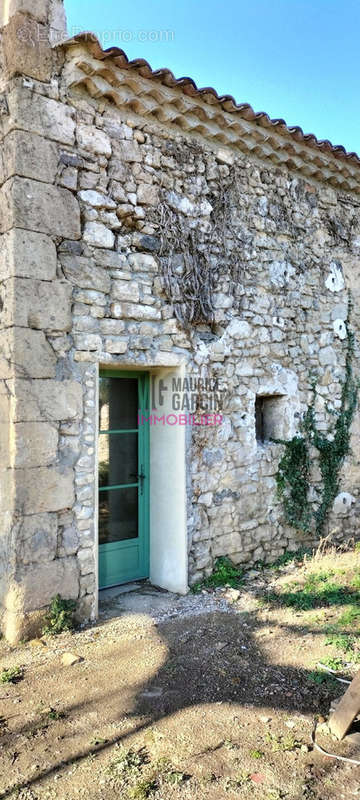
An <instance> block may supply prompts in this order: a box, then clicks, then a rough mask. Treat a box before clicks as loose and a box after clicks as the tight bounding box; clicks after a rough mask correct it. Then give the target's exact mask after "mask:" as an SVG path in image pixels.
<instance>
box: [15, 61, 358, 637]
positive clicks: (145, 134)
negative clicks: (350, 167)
mask: <svg viewBox="0 0 360 800" xmlns="http://www.w3.org/2000/svg"><path fill="white" fill-rule="evenodd" d="M69 58H71V55H70V56H69ZM34 71H35V70H34ZM29 72H30V73H31V74H30V75H29V74H28V73H29ZM28 73H26V72H25V77H24V76H18V75H13V76H12V77H10V78H9V81H8V83H7V86H6V90H5V93H4V94H5V97H4V98H3V100H4V102H5V107H6V113H5V114H4V115H3V116H2V117H1V120H2V136H3V145H2V148H3V150H2V152H3V154H4V157H3V159H2V174H1V184H2V198H1V207H2V214H1V233H2V238H1V250H0V279H1V306H2V311H1V316H0V323H1V326H2V330H1V332H0V337H1V349H2V364H1V378H2V389H1V394H0V401H1V403H2V408H3V409H4V410H3V418H5V415H6V414H7V413H9V417H10V420H11V433H10V437H9V428H7V429H6V430H5V428H4V436H2V448H3V451H4V453H6V452H7V451H9V453H10V455H9V458H8V461H6V462H3V464H4V463H6V464H8V465H9V468H8V469H3V475H2V481H3V485H4V486H5V490H4V492H3V494H2V496H3V497H4V496H5V497H6V498H11V497H12V493H13V495H14V508H12V507H11V505H10V508H9V509H8V508H7V507H6V506H5V507H4V515H5V516H4V529H3V530H4V532H5V535H4V536H2V540H3V541H6V542H7V543H9V542H11V547H10V550H11V557H10V556H9V557H8V563H9V564H10V563H11V565H12V566H11V570H10V569H8V576H7V581H5V580H4V581H3V584H4V587H5V589H4V591H3V594H4V597H5V600H4V605H5V607H6V608H7V612H6V615H5V616H6V619H5V628H6V631H7V635H9V636H10V637H12V638H16V636H18V635H20V633H19V631H20V630H23V628H21V625H22V619H23V615H24V614H25V617H26V619H27V621H28V622H29V621H31V620H35V621H36V620H37V614H36V612H37V611H38V610H39V609H42V608H44V607H45V606H46V605H47V604H48V602H49V600H50V598H51V597H52V596H53V595H54V594H55V593H56V591H59V592H60V593H61V594H62V595H63V596H67V597H73V598H76V599H77V600H78V601H79V616H80V617H81V618H88V617H89V616H91V615H93V614H94V613H95V608H96V579H95V570H96V547H97V545H96V531H95V526H94V511H95V506H94V503H95V491H94V487H95V483H94V481H95V472H96V445H95V436H96V415H97V409H96V393H97V375H98V365H99V364H101V365H117V366H128V365H136V366H138V367H139V368H155V367H157V366H162V365H164V366H172V365H177V364H181V363H185V364H186V372H187V374H188V375H189V376H192V377H193V378H194V377H195V376H200V377H203V378H204V377H208V378H216V379H218V380H219V383H220V384H221V386H222V388H223V389H224V390H225V391H226V404H225V407H224V410H223V417H224V418H223V423H222V425H221V426H215V427H213V426H207V427H197V428H192V429H191V432H190V433H189V437H190V445H189V448H188V541H189V581H190V582H193V581H195V580H197V579H198V578H200V577H201V576H203V575H206V574H208V573H209V572H210V571H211V569H212V566H213V564H214V560H215V559H216V558H217V557H218V556H220V555H227V556H230V557H231V558H232V559H233V560H234V561H235V562H236V563H243V562H248V563H254V562H256V561H257V560H259V559H265V560H266V561H270V560H272V559H274V558H275V557H277V556H278V555H280V554H281V553H283V552H284V550H285V549H286V548H290V549H295V548H297V547H299V546H300V545H301V544H302V542H303V537H302V536H301V535H299V534H298V533H297V532H296V531H294V529H292V528H289V527H288V526H286V525H285V524H284V519H283V513H282V508H281V505H279V503H278V502H277V500H276V493H275V474H276V471H277V465H278V461H279V456H280V454H281V452H282V450H281V447H280V446H279V445H274V444H269V443H267V444H261V443H259V442H257V441H256V433H255V398H256V396H257V395H268V396H278V400H275V401H274V403H273V407H272V410H271V415H272V421H271V425H272V426H273V430H274V434H275V435H276V436H278V437H281V438H282V437H284V438H289V437H291V436H292V435H293V434H294V433H295V432H296V430H297V429H298V425H299V419H300V415H301V413H302V412H303V411H304V410H305V409H306V407H307V404H308V402H309V397H310V380H311V378H310V374H311V372H312V371H314V370H316V371H318V372H319V398H318V406H317V414H318V420H319V422H320V424H323V425H324V426H325V425H326V419H327V414H326V403H329V404H330V406H331V405H332V406H334V407H336V406H337V405H338V403H339V381H340V380H341V377H342V375H343V367H344V341H343V338H342V336H343V329H344V320H345V318H346V309H347V290H348V289H349V288H351V289H352V292H353V297H354V303H355V314H354V318H353V321H352V325H353V327H354V329H355V330H356V331H357V333H359V331H358V327H359V322H358V300H359V284H358V269H357V263H358V257H359V252H360V230H359V226H360V222H359V205H360V198H358V197H356V196H343V195H341V194H340V193H339V192H336V191H335V190H334V189H332V188H331V187H330V186H326V185H319V184H315V183H311V184H310V183H307V182H306V181H305V180H303V179H302V178H301V176H296V175H293V174H289V173H288V172H286V171H281V170H278V169H274V168H273V167H272V165H271V163H270V162H269V163H257V162H256V160H249V159H248V158H246V157H245V156H243V155H242V154H241V153H240V152H236V151H232V150H230V149H228V148H217V147H216V146H214V144H210V143H208V142H207V141H206V140H205V139H201V138H200V137H196V136H191V135H183V134H182V133H181V132H179V131H178V130H177V129H176V128H175V127H173V128H172V127H171V126H168V127H167V128H165V127H163V126H162V125H160V124H159V123H156V122H149V121H148V120H146V119H141V118H139V117H136V115H134V114H130V115H129V114H127V113H126V111H125V110H124V111H123V112H122V111H121V110H119V109H115V108H114V107H112V105H111V103H110V102H109V101H106V100H105V101H104V100H101V101H96V100H94V99H92V98H91V97H90V95H88V94H85V93H84V92H83V91H78V92H75V91H71V92H69V91H68V89H67V87H66V80H65V78H64V75H66V70H65V72H62V70H61V69H60V67H59V57H58V55H56V56H53V60H52V62H51V69H50V73H51V74H50V76H47V77H46V79H43V77H42V73H41V72H40V77H38V78H37V77H36V75H35V76H34V75H33V74H32V72H31V68H30V69H29V70H28ZM191 318H192V321H191ZM184 320H185V324H184ZM353 427H354V436H353V453H354V455H353V456H352V458H351V459H349V460H348V463H347V464H346V469H344V482H343V488H344V490H346V493H347V494H346V495H345V496H344V498H343V497H340V498H339V500H338V502H337V505H336V508H335V512H336V513H335V512H334V515H333V517H332V519H331V525H330V529H331V530H336V535H337V536H338V537H342V536H353V535H356V532H357V519H358V515H359V512H360V498H359V468H358V464H357V457H356V452H357V447H358V438H359V430H358V417H357V419H356V421H355V423H354V426H353ZM8 441H10V442H11V447H8V446H7V442H8ZM159 468H161V465H160V466H159ZM5 473H6V474H5ZM5 479H8V480H9V481H10V489H9V490H7V489H6V480H5ZM343 499H345V502H343ZM10 521H11V524H10ZM26 615H27V616H26ZM12 631H14V632H12Z"/></svg>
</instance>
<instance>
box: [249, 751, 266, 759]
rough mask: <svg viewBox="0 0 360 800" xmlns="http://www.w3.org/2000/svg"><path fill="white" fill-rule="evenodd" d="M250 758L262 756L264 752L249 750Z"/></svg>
mask: <svg viewBox="0 0 360 800" xmlns="http://www.w3.org/2000/svg"><path fill="white" fill-rule="evenodd" d="M250 756H251V758H263V757H264V753H263V752H262V751H261V750H250Z"/></svg>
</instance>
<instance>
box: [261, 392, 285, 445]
mask: <svg viewBox="0 0 360 800" xmlns="http://www.w3.org/2000/svg"><path fill="white" fill-rule="evenodd" d="M282 400H284V395H275V394H272V395H258V396H257V397H256V400H255V428H256V441H257V442H258V444H266V443H267V442H270V441H271V440H272V439H281V438H282V428H283V408H284V407H283V403H282V402H281V401H282Z"/></svg>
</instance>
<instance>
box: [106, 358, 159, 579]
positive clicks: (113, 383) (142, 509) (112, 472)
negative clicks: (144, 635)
mask: <svg viewBox="0 0 360 800" xmlns="http://www.w3.org/2000/svg"><path fill="white" fill-rule="evenodd" d="M148 409H149V376H148V375H147V374H146V373H140V372H115V371H111V370H103V371H101V372H100V390H99V444H98V453H99V456H98V462H99V587H100V589H103V588H105V587H107V586H116V585H117V584H120V583H126V582H128V581H132V580H136V579H139V578H147V577H148V576H149V427H148V424H146V423H145V424H143V425H141V424H139V417H140V419H141V417H142V416H144V417H146V416H147V417H148V416H149V413H148ZM140 415H141V416H140Z"/></svg>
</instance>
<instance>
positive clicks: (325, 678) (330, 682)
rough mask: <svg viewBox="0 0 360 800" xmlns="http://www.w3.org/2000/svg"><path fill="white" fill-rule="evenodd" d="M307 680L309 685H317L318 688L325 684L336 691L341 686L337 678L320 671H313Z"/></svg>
mask: <svg viewBox="0 0 360 800" xmlns="http://www.w3.org/2000/svg"><path fill="white" fill-rule="evenodd" d="M307 680H308V681H309V683H315V685H316V686H323V685H324V684H325V685H326V687H327V688H328V689H330V688H334V689H335V687H336V688H337V687H338V686H339V684H338V683H337V681H336V679H335V678H333V677H332V676H331V675H329V673H328V672H324V671H322V670H320V669H313V670H312V671H311V672H309V673H308V675H307Z"/></svg>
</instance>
